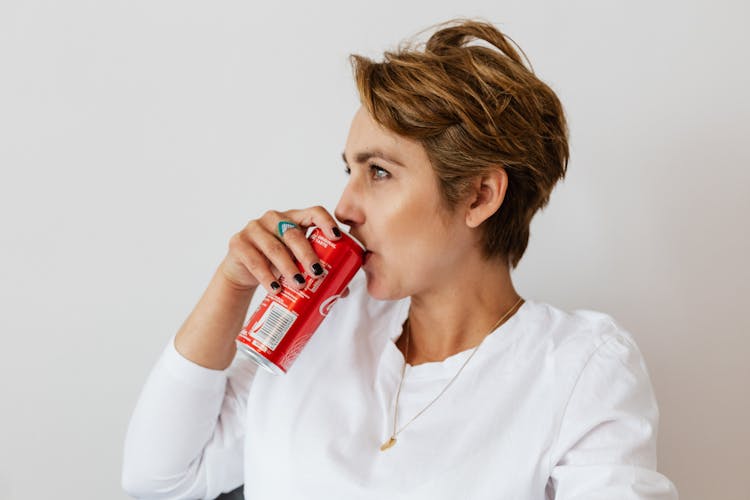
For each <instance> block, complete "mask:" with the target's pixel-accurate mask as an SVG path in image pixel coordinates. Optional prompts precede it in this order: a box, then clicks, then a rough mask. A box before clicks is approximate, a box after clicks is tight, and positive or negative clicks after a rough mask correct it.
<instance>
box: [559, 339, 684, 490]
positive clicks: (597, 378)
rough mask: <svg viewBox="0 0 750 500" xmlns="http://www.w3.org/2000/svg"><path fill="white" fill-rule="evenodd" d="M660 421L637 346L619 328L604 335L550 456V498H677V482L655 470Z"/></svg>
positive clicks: (566, 412)
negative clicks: (612, 334)
mask: <svg viewBox="0 0 750 500" xmlns="http://www.w3.org/2000/svg"><path fill="white" fill-rule="evenodd" d="M658 420H659V410H658V407H657V404H656V399H655V397H654V393H653V389H652V387H651V381H650V379H649V376H648V372H647V370H646V365H645V363H644V361H643V358H642V355H641V353H640V351H639V350H638V347H637V346H636V345H635V343H634V342H633V341H632V340H630V339H629V338H628V337H627V336H625V335H620V334H619V333H618V334H616V335H615V336H614V337H611V338H608V339H607V340H606V341H605V342H603V343H602V344H601V345H600V346H599V347H598V348H597V350H596V351H595V352H594V353H593V354H592V355H591V357H590V358H589V360H588V362H587V363H586V365H585V367H584V368H583V371H582V372H581V374H580V376H579V378H578V381H577V382H576V385H575V387H574V389H573V392H572V394H571V396H570V399H569V401H568V404H567V406H566V409H565V413H564V415H563V418H562V422H561V425H560V430H559V433H558V437H557V440H556V442H555V446H554V447H553V450H552V455H551V464H552V467H551V473H550V483H548V488H550V489H551V490H552V491H551V492H550V493H551V495H552V496H551V497H550V498H554V499H556V500H568V499H571V500H572V499H575V500H589V499H590V500H594V499H601V498H617V499H619V500H676V499H677V490H676V488H675V486H674V485H673V484H672V483H671V482H670V481H669V479H667V478H666V477H665V476H663V475H662V474H660V473H659V472H657V470H656V436H657V426H658ZM548 496H549V493H548Z"/></svg>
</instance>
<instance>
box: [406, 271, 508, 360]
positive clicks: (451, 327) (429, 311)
mask: <svg viewBox="0 0 750 500" xmlns="http://www.w3.org/2000/svg"><path fill="white" fill-rule="evenodd" d="M519 299H520V296H519V295H518V293H516V291H515V289H514V288H513V283H512V281H511V278H510V272H509V270H508V267H507V266H505V265H501V264H499V263H498V262H496V261H495V262H486V261H477V262H475V263H474V264H473V265H472V264H469V265H466V266H462V268H461V269H460V270H458V271H456V272H454V273H450V274H449V275H448V276H446V275H443V276H441V278H440V286H434V287H432V288H430V289H429V290H425V291H422V292H420V293H416V294H414V295H412V297H411V307H410V309H409V329H410V333H409V335H410V339H409V353H408V358H409V359H407V362H408V363H410V364H411V365H412V366H414V365H418V364H422V363H427V362H433V361H443V360H444V359H446V358H447V357H449V356H452V355H454V354H457V353H459V352H462V351H465V350H467V349H471V348H473V347H476V346H478V345H479V343H480V342H481V341H482V340H483V339H484V338H485V337H486V336H487V335H488V334H489V333H491V331H490V329H492V327H493V325H495V324H496V323H497V322H498V320H499V319H500V318H501V317H502V316H503V315H505V313H507V312H508V311H509V310H511V309H513V312H511V314H509V315H508V316H507V317H506V319H505V320H504V321H503V322H505V321H507V320H508V319H509V318H510V317H511V316H512V315H513V313H514V312H515V311H516V310H517V309H518V307H520V305H519V306H516V307H513V306H514V305H515V304H516V303H517V301H518V300H519ZM498 326H499V325H498ZM493 330H494V329H493ZM396 345H397V346H398V347H399V348H400V349H401V351H402V352H405V346H406V336H405V335H402V336H401V337H400V338H399V340H398V342H397V343H396Z"/></svg>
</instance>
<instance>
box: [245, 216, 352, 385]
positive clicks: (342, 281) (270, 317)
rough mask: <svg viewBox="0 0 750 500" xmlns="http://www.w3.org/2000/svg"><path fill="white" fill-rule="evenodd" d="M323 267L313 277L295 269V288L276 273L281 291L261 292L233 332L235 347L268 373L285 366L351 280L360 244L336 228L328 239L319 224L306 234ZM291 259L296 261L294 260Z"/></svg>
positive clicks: (300, 268)
mask: <svg viewBox="0 0 750 500" xmlns="http://www.w3.org/2000/svg"><path fill="white" fill-rule="evenodd" d="M307 239H308V240H309V241H310V243H311V244H312V247H313V250H314V251H315V253H316V254H317V255H318V258H319V259H320V264H321V266H323V269H324V270H325V272H324V274H323V275H321V276H319V277H317V276H316V277H310V276H306V273H305V270H304V269H303V268H302V264H301V263H299V262H296V263H297V267H298V268H299V270H300V273H301V274H302V275H303V276H305V277H306V286H305V288H304V289H302V290H299V289H297V288H296V287H295V286H292V287H288V286H286V280H285V279H284V277H283V276H282V277H281V278H280V279H279V280H278V281H279V284H280V285H281V290H279V292H278V293H276V294H270V293H269V294H267V295H266V297H265V298H264V299H263V302H261V304H260V306H258V309H256V310H255V312H254V313H253V315H252V317H251V318H250V320H249V321H248V322H247V325H245V327H244V328H243V329H242V330H241V331H240V333H239V335H238V336H237V349H238V350H240V351H242V352H243V353H245V354H246V355H248V356H249V357H250V358H252V359H253V360H254V361H255V362H256V363H258V364H259V365H260V366H262V367H263V368H265V369H267V370H269V371H270V372H271V373H274V374H277V375H279V374H283V373H286V372H287V370H289V367H290V366H291V365H292V363H293V362H294V360H295V359H296V358H297V356H298V355H299V353H300V352H301V351H302V349H303V348H304V347H305V344H307V342H308V340H310V337H312V335H313V333H315V330H316V329H317V328H318V326H319V325H320V323H321V322H322V321H323V319H324V318H325V317H326V315H328V311H330V310H331V307H332V306H333V304H334V303H335V302H336V300H337V299H338V298H339V296H340V295H341V292H343V291H344V289H345V288H346V285H348V284H349V282H350V281H351V280H352V278H353V277H354V275H355V274H356V273H357V271H358V270H359V268H360V267H362V261H363V258H364V254H365V249H364V247H363V246H362V245H361V244H360V243H359V242H358V241H357V240H355V239H354V238H352V237H351V236H349V235H348V234H346V233H344V232H342V233H341V239H339V240H338V241H331V240H329V239H328V238H326V236H325V235H324V234H323V231H322V230H321V229H320V228H317V227H316V228H315V229H313V231H312V232H311V233H310V235H309V236H308V237H307ZM295 261H296V259H295Z"/></svg>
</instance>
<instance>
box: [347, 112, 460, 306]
mask: <svg viewBox="0 0 750 500" xmlns="http://www.w3.org/2000/svg"><path fill="white" fill-rule="evenodd" d="M344 156H345V160H344V161H345V162H346V164H347V168H346V169H347V172H348V173H349V180H348V183H347V185H346V187H345V188H344V192H343V193H342V195H341V199H340V200H339V203H338V205H337V207H336V210H335V211H334V214H335V216H336V218H337V219H338V220H339V221H340V222H341V223H343V224H347V225H349V226H350V227H351V230H350V232H351V234H352V236H354V237H355V238H357V239H358V240H359V241H361V242H362V243H363V244H364V245H365V247H366V248H367V249H368V250H369V251H371V252H372V253H371V254H369V255H368V256H367V257H366V260H365V264H364V271H365V274H366V276H367V290H368V293H369V294H370V295H371V296H372V297H375V298H378V299H381V300H395V299H400V298H403V297H406V296H408V295H414V294H417V293H420V292H424V291H428V290H430V289H431V288H432V287H433V286H436V285H439V283H440V281H441V280H445V279H446V278H447V277H448V276H449V275H450V274H451V273H453V272H456V271H457V270H458V269H459V268H460V264H461V260H462V259H465V258H466V255H467V254H466V252H467V249H468V248H467V247H468V245H469V243H470V239H471V238H470V237H471V234H470V233H469V228H468V227H467V225H466V223H465V218H464V216H463V215H462V210H458V211H457V212H456V214H454V215H450V214H448V213H447V211H446V210H445V209H444V208H442V205H441V203H440V195H439V192H438V181H437V178H436V177H435V174H434V172H433V170H432V167H431V165H430V161H429V159H428V157H427V153H426V152H425V150H424V148H423V147H422V146H421V144H419V143H418V142H416V141H413V140H411V139H407V138H405V137H401V136H399V135H397V134H395V133H394V132H391V131H389V130H387V129H385V128H383V127H381V126H380V125H379V124H378V123H377V122H375V121H374V120H373V119H372V117H371V116H370V114H369V113H368V112H367V110H366V109H365V108H363V107H360V108H359V110H358V111H357V113H356V114H355V116H354V119H353V120H352V124H351V127H350V129H349V137H348V138H347V141H346V147H345V150H344Z"/></svg>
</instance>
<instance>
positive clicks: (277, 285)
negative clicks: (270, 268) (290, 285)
mask: <svg viewBox="0 0 750 500" xmlns="http://www.w3.org/2000/svg"><path fill="white" fill-rule="evenodd" d="M271 288H272V289H274V290H278V289H279V288H281V285H279V284H278V283H276V282H275V281H272V282H271Z"/></svg>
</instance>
